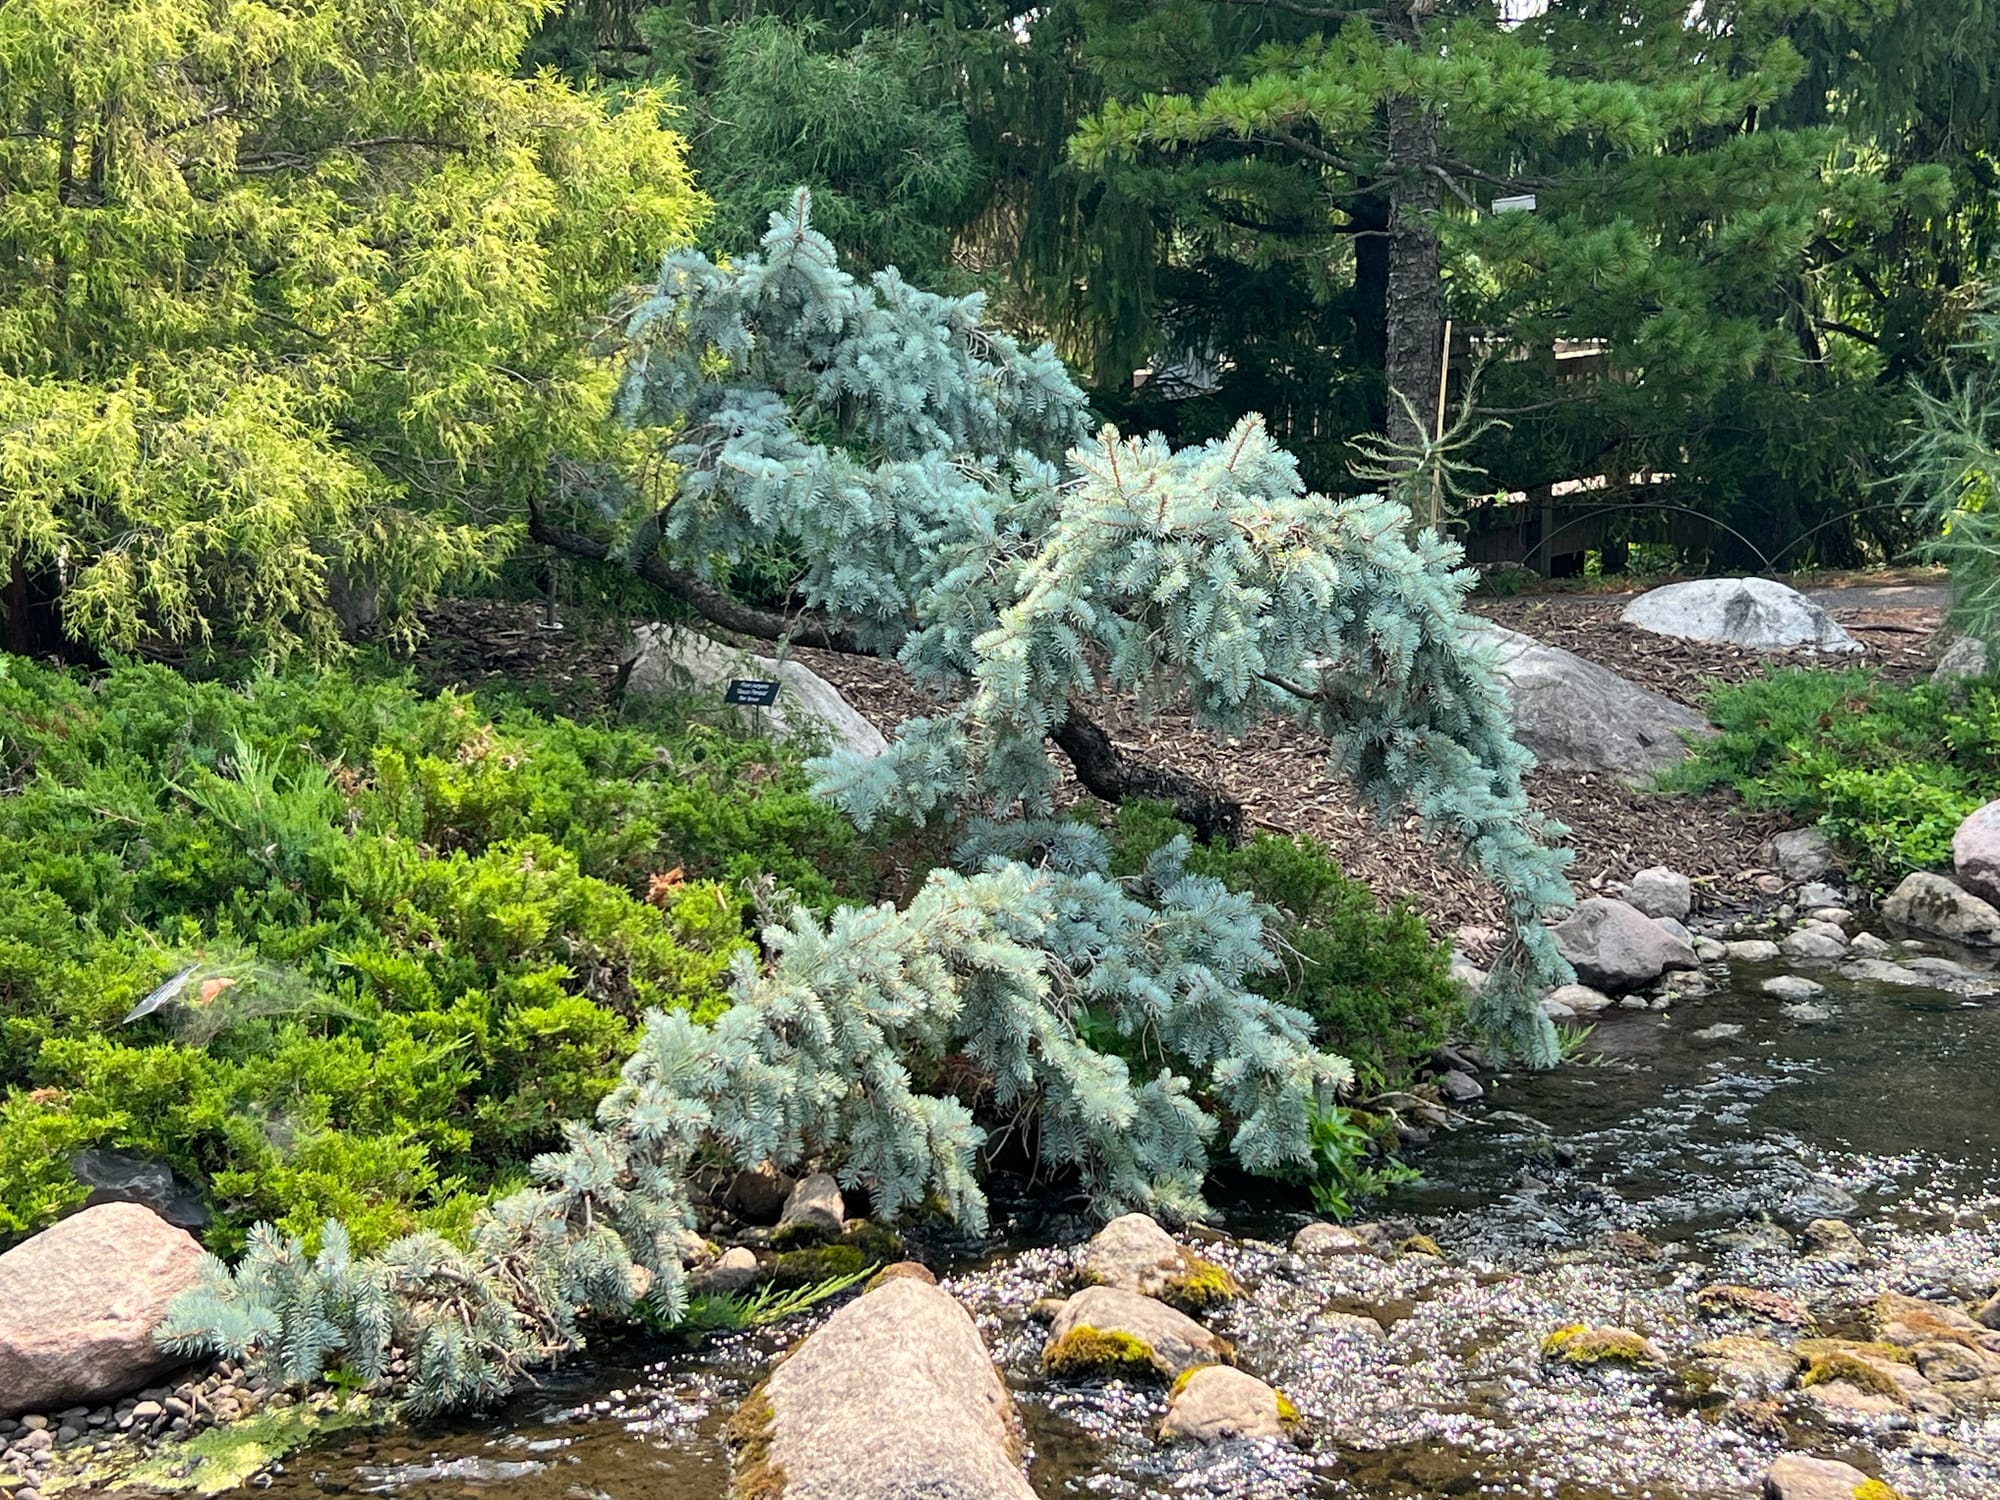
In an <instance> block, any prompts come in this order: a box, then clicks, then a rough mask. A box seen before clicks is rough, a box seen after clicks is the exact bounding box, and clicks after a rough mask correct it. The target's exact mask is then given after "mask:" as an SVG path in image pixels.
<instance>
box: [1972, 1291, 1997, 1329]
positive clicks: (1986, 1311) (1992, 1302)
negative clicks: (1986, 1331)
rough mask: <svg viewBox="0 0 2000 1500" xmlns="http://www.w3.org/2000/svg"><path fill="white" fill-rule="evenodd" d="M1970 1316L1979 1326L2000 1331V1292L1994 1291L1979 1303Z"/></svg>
mask: <svg viewBox="0 0 2000 1500" xmlns="http://www.w3.org/2000/svg"><path fill="white" fill-rule="evenodd" d="M1972 1316H1973V1318H1974V1319H1975V1320H1976V1321H1977V1322H1978V1324H1979V1326H1980V1327H1982V1328H1991V1329H1994V1330H1995V1331H1996V1332H2000V1292H1995V1293H1994V1294H1993V1295H1992V1296H1990V1297H1988V1298H1987V1299H1986V1300H1985V1301H1984V1302H1982V1303H1980V1305H1979V1311H1978V1312H1976V1313H1974V1314H1973V1315H1972Z"/></svg>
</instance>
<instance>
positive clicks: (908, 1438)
mask: <svg viewBox="0 0 2000 1500" xmlns="http://www.w3.org/2000/svg"><path fill="white" fill-rule="evenodd" d="M763 1399H764V1402H765V1403H766V1405H765V1407H764V1415H765V1416H766V1418H767V1423H768V1425H767V1428H766V1432H765V1436H766V1437H767V1438H768V1443H769V1445H768V1447H767V1448H766V1449H765V1451H764V1453H763V1455H762V1457H761V1460H760V1467H761V1469H762V1474H763V1476H765V1477H768V1478H769V1479H771V1480H774V1481H777V1482H778V1483H779V1484H781V1485H782V1489H783V1493H784V1495H785V1497H786V1500H1033V1497H1034V1493H1035V1492H1034V1490H1033V1489H1031V1488H1030V1487H1029V1485H1028V1482H1027V1480H1026V1479H1024V1478H1023V1477H1022V1475H1021V1468H1020V1455H1021V1437H1020V1420H1019V1417H1018V1416H1017V1414H1016V1413H1015V1410H1014V1402H1013V1398H1012V1397H1011V1396H1009V1395H1008V1394H1007V1388H1006V1387H1005V1386H1004V1385H1002V1384H1001V1382H1000V1377H999V1375H998V1373H997V1372H996V1371H995V1370H994V1367H993V1361H992V1359H991V1357H990V1356H988V1354H987V1352H986V1346H985V1345H984V1344H983V1343H982V1342H981V1341H980V1338H979V1330H978V1328H977V1327H975V1326H974V1324H973V1321H972V1318H971V1315H970V1314H968V1313H967V1312H966V1310H965V1309H964V1308H962V1307H960V1306H959V1305H958V1304H957V1303H956V1302H954V1301H953V1300H952V1299H951V1298H950V1297H949V1296H947V1295H946V1294H945V1293H943V1292H941V1291H939V1290H938V1289H937V1288H936V1287H934V1286H930V1285H927V1284H926V1283H924V1282H922V1281H918V1280H915V1279H912V1278H908V1277H896V1278H892V1279H891V1280H889V1281H885V1282H884V1283H882V1285H880V1286H878V1287H877V1288H876V1289H875V1290H874V1291H872V1292H869V1293H868V1294H867V1295H866V1296H864V1297H861V1298H859V1299H857V1300H856V1301H854V1302H850V1303H849V1304H848V1305H847V1306H845V1307H843V1308H841V1309H840V1311H838V1312H836V1313H835V1314H834V1315H833V1316H832V1317H830V1318H828V1319H827V1320H826V1322H825V1323H824V1324H823V1325H822V1326H821V1327H820V1328H819V1330H818V1331H817V1332H815V1333H813V1334H812V1335H810V1336H809V1337H808V1338H807V1339H806V1341H805V1342H804V1343H803V1344H801V1345H800V1346H799V1347H798V1349H797V1350H796V1351H795V1352H794V1353H793V1354H792V1355H791V1357H790V1358H788V1359H786V1360H785V1361H784V1362H783V1363H782V1364H780V1365H779V1366H778V1367H777V1368H776V1369H775V1370H773V1371H772V1372H771V1378H770V1379H769V1380H768V1381H766V1382H765V1384H764V1388H763ZM745 1415H746V1416H752V1417H754V1415H756V1408H752V1409H750V1410H749V1411H747V1412H746V1413H745ZM755 1475H756V1471H755V1470H753V1471H751V1472H750V1473H739V1474H738V1475H737V1485H738V1491H739V1493H743V1492H746V1491H747V1492H754V1493H760V1494H761V1493H771V1494H775V1493H777V1492H778V1488H777V1485H775V1484H774V1485H773V1486H772V1487H771V1488H769V1489H768V1490H764V1489H757V1488H756V1487H755V1485H754V1484H747V1483H746V1481H747V1480H749V1479H751V1478H753V1477H755Z"/></svg>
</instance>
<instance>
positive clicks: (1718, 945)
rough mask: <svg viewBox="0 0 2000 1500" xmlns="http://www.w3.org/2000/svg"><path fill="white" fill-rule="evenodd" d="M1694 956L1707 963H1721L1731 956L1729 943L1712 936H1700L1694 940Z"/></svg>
mask: <svg viewBox="0 0 2000 1500" xmlns="http://www.w3.org/2000/svg"><path fill="white" fill-rule="evenodd" d="M1694 956H1695V957H1696V958H1698V959H1700V960H1701V961H1702V962H1703V963H1705V964H1717V963H1721V962H1722V961H1723V960H1724V959H1725V958H1727V957H1729V944H1727V943H1723V942H1717V941H1716V940H1715V939H1714V938H1712V937H1698V938H1696V939H1695V940H1694Z"/></svg>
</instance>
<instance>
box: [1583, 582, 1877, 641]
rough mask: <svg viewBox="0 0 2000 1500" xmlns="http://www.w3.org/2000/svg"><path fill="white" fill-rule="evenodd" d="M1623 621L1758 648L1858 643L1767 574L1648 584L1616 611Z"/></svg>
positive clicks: (1657, 631) (1662, 631)
mask: <svg viewBox="0 0 2000 1500" xmlns="http://www.w3.org/2000/svg"><path fill="white" fill-rule="evenodd" d="M1619 618H1620V619H1621V620H1623V621H1624V622H1625V623H1626V624H1627V625H1636V626H1638V627H1639V629H1641V630H1650V631H1652V632H1653V634H1655V635H1670V636H1676V637H1678V638H1679V639H1681V640H1688V641H1715V642H1720V643H1722V644H1725V645H1731V646H1749V647H1751V648H1753V649H1755V650H1759V651H1776V650H1785V649H1788V648H1791V647H1794V646H1803V647H1805V648H1807V649H1809V650H1813V651H1839V652H1846V651H1859V650H1860V649H1861V643H1860V642H1859V641H1857V640H1855V639H1854V637H1852V636H1851V635H1849V634H1848V633H1847V632H1846V631H1844V630H1842V629H1841V628H1840V626H1839V625H1838V624H1836V623H1835V622H1834V619H1833V617H1832V616H1831V615H1829V614H1828V613H1827V612H1826V611H1825V610H1823V609H1821V608H1820V607H1819V606H1818V605H1817V604H1815V603H1813V602H1812V600H1810V599H1808V598H1807V597H1806V596H1805V595H1804V594H1801V593H1800V592H1799V591H1798V590H1797V589H1794V588H1790V587H1788V586H1787V585H1785V584H1782V583H1777V582H1774V581H1773V580H1771V579H1769V578H1697V579H1694V580H1692V581H1691V582H1688V583H1669V584H1665V585H1663V586H1662V587H1660V588H1656V589H1648V590H1647V591H1646V592H1645V593H1643V594H1641V595H1640V596H1639V597H1638V598H1636V599H1634V600H1633V601H1632V602H1631V603H1630V604H1628V605H1626V606H1625V610H1624V612H1623V613H1622V614H1621V615H1620V616H1619Z"/></svg>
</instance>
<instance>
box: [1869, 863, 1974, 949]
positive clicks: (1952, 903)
mask: <svg viewBox="0 0 2000 1500" xmlns="http://www.w3.org/2000/svg"><path fill="white" fill-rule="evenodd" d="M1882 915H1883V916H1884V917H1886V918H1888V919H1889V920H1890V921H1891V922H1896V923H1899V924H1901V925H1902V926H1904V927H1914V928H1916V929H1918V930H1919V931H1921V932H1932V933H1936V934H1937V935H1938V936H1939V937H1947V938H1951V939H1952V940H1953V941H1954V942H1960V943H1971V944H1974V945H1977V946H1979V947H1987V948H1990V947H1993V946H1994V945H1996V944H2000V911H1996V910H1994V908H1993V907H1992V906H1990V905H1988V904H1987V903H1986V902H1984V901H1982V900H1980V899H1979V897H1977V896H1975V895H1973V894H1972V892H1970V891H1968V890H1966V889H1964V888H1963V887H1962V886H1959V885H1957V884H1955V883H1954V882H1952V881H1949V880H1947V879H1945V878H1944V876H1942V875H1932V874H1930V873H1929V872H1927V871H1923V870H1919V871H1918V872H1916V873H1915V874H1913V875H1906V876H1905V877H1904V878H1903V883H1902V884H1901V885H1899V886H1897V887H1896V889H1895V890H1894V891H1893V892H1891V893H1890V896H1889V899H1888V900H1887V901H1885V902H1883V903H1882Z"/></svg>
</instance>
